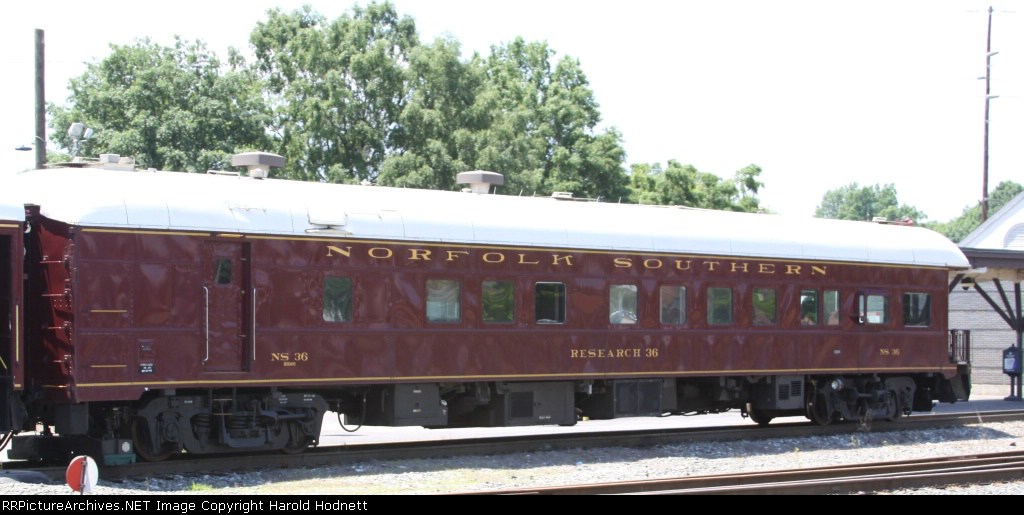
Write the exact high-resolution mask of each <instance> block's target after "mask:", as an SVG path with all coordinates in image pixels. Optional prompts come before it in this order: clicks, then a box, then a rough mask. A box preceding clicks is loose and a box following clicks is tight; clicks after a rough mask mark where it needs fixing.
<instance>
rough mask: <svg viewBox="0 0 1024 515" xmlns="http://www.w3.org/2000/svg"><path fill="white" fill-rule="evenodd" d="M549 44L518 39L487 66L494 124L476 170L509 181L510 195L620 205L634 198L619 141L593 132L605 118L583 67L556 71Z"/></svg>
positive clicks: (482, 138) (485, 101)
mask: <svg viewBox="0 0 1024 515" xmlns="http://www.w3.org/2000/svg"><path fill="white" fill-rule="evenodd" d="M554 58H555V52H554V51H553V50H551V49H550V48H549V47H548V46H547V44H546V43H527V42H525V41H524V40H523V39H522V38H516V39H515V40H514V41H512V42H511V43H508V44H505V45H499V46H494V47H492V48H491V54H490V56H489V57H488V58H487V59H486V61H485V62H484V63H483V65H484V66H485V68H486V73H487V87H486V89H485V91H483V92H482V93H481V94H482V95H483V98H482V101H481V105H491V106H493V109H492V111H491V114H490V117H491V123H490V124H489V126H488V127H487V129H485V130H484V131H482V133H481V134H480V135H479V139H478V142H479V146H478V153H477V159H476V165H477V167H479V168H482V169H488V170H494V171H497V172H501V173H503V174H505V175H506V183H507V186H506V190H508V191H510V192H514V193H517V192H520V191H522V192H526V193H528V194H529V193H537V194H541V195H548V194H550V193H552V192H554V191H567V192H571V193H573V194H574V195H576V196H577V197H589V198H594V197H604V198H607V199H621V198H625V197H626V196H628V194H629V189H628V181H629V179H628V177H627V176H626V173H625V169H624V162H625V150H624V149H623V148H622V137H621V135H620V134H619V133H618V132H617V131H615V130H614V129H611V130H607V131H604V132H598V131H597V130H596V127H597V124H598V123H599V122H600V112H599V109H598V105H597V102H596V100H595V99H594V95H593V92H592V91H591V90H590V86H589V82H588V81H587V78H586V76H585V75H584V73H583V71H582V70H581V69H580V66H579V62H578V61H577V60H575V59H572V58H569V57H563V58H562V59H560V60H559V61H558V62H557V63H556V64H555V65H554V67H552V62H553V60H554Z"/></svg>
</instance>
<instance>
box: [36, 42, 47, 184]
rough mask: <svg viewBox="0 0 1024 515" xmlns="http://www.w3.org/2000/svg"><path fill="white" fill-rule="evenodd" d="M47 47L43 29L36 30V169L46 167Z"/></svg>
mask: <svg viewBox="0 0 1024 515" xmlns="http://www.w3.org/2000/svg"><path fill="white" fill-rule="evenodd" d="M45 69H46V45H45V43H44V39H43V29H36V139H35V145H34V146H35V148H36V168H42V167H44V166H46V80H45V73H44V70H45Z"/></svg>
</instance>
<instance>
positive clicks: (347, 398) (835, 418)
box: [10, 374, 966, 464]
mask: <svg viewBox="0 0 1024 515" xmlns="http://www.w3.org/2000/svg"><path fill="white" fill-rule="evenodd" d="M962 379H963V378H961V377H960V376H955V377H954V378H953V380H952V381H950V380H947V379H945V378H943V377H942V376H941V375H934V374H916V375H907V376H880V375H862V376H801V375H790V376H737V377H706V378H643V379H628V378H627V379H609V380H587V381H549V382H474V383H422V384H389V385H370V386H362V387H345V388H341V389H326V390H317V391H282V390H277V389H215V390H191V391H174V390H164V391H161V392H152V393H151V394H149V395H147V396H146V397H145V398H143V399H141V400H140V401H139V402H137V403H131V404H125V403H121V404H112V403H94V404H78V405H64V406H57V407H55V408H54V409H53V410H52V411H51V412H49V413H47V415H46V417H45V418H46V420H39V421H38V422H39V423H40V424H41V425H43V427H46V428H47V429H48V428H49V427H50V425H53V426H55V429H56V435H54V434H51V433H50V432H49V431H44V434H42V435H33V436H18V437H15V438H14V442H13V446H12V449H11V451H10V457H11V458H12V459H28V460H55V461H66V460H67V459H70V457H72V456H73V455H75V454H83V453H86V454H90V455H93V456H102V459H103V462H104V463H108V464H111V463H120V462H130V461H134V460H135V459H136V457H137V458H138V459H142V460H146V461H159V460H163V459H166V458H168V457H170V456H173V455H175V454H182V453H184V454H190V455H201V454H217V453H230V452H243V451H245V452H252V451H283V452H288V453H295V452H301V451H302V450H304V449H305V448H307V447H309V446H315V445H317V444H318V443H319V441H320V429H321V425H322V419H323V416H324V414H325V413H326V412H327V411H328V410H331V411H335V412H337V413H339V421H340V419H341V416H342V415H343V416H344V422H342V424H343V427H345V428H346V430H354V429H349V428H348V427H346V426H350V425H354V426H362V425H373V426H423V427H429V428H445V427H503V426H527V425H556V424H557V425H573V424H576V422H577V421H578V420H584V419H594V420H597V419H612V418H623V417H641V416H666V415H691V414H706V413H720V412H724V411H729V410H731V409H738V410H740V411H741V413H742V414H743V416H746V417H750V418H751V419H752V420H753V421H754V422H756V423H758V424H760V425H767V424H768V423H769V422H770V421H771V420H772V419H774V418H777V417H790V416H805V417H807V418H808V419H810V420H811V421H813V422H815V423H817V424H820V425H827V424H831V423H833V422H839V421H851V422H860V423H866V422H869V421H870V420H872V419H885V420H894V419H896V418H899V417H901V416H904V415H909V414H910V413H911V412H912V411H931V409H932V403H933V401H934V400H942V401H946V402H955V401H956V400H958V399H962V398H966V392H957V388H956V387H955V384H957V383H958V381H962ZM961 384H963V383H961ZM57 435H59V436H57Z"/></svg>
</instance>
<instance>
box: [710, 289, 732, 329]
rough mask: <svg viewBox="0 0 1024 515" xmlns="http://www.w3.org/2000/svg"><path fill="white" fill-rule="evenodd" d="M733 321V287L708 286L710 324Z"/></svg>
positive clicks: (722, 323)
mask: <svg viewBox="0 0 1024 515" xmlns="http://www.w3.org/2000/svg"><path fill="white" fill-rule="evenodd" d="M731 323H732V289H731V288H708V324H711V325H724V324H731Z"/></svg>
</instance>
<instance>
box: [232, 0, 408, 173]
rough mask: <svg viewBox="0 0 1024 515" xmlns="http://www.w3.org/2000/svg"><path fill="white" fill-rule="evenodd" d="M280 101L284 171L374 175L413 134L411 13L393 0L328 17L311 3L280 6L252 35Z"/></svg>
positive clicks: (277, 116)
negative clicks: (405, 119)
mask: <svg viewBox="0 0 1024 515" xmlns="http://www.w3.org/2000/svg"><path fill="white" fill-rule="evenodd" d="M250 42H251V43H252V45H253V47H254V48H255V51H256V64H257V69H258V70H259V73H260V74H261V75H262V77H263V78H264V79H265V80H266V81H267V84H268V88H269V89H268V94H269V96H270V98H271V102H272V106H273V109H274V120H273V132H274V133H275V134H277V136H278V137H279V142H280V152H281V153H282V154H283V155H284V156H285V157H286V158H287V159H288V164H287V165H286V170H285V175H287V176H290V177H293V178H297V179H303V180H320V181H329V182H358V181H360V180H366V179H369V180H374V179H376V178H377V175H378V174H379V173H380V171H381V166H382V164H383V163H384V160H385V158H386V157H387V156H388V155H389V153H391V152H392V151H393V150H394V149H396V148H401V145H402V144H403V143H404V142H403V137H404V136H405V135H406V133H404V132H403V131H401V130H399V125H400V115H401V113H402V111H403V109H404V107H405V105H406V103H407V102H408V100H409V85H408V83H407V77H408V75H407V73H406V68H407V66H408V63H409V60H410V53H411V51H412V50H413V49H414V48H415V47H416V46H417V45H418V44H419V38H418V36H417V34H416V25H415V22H414V21H413V19H412V18H409V17H400V16H399V15H398V13H397V12H396V11H395V8H394V6H393V5H391V4H390V3H384V4H377V3H371V4H370V5H369V6H367V7H365V8H363V7H359V6H355V7H353V8H352V10H351V13H346V14H344V15H342V16H341V17H340V18H338V19H336V20H334V21H332V22H327V21H326V19H325V18H324V17H323V16H322V15H320V14H318V13H316V12H314V11H313V10H312V8H311V7H309V6H306V7H304V8H302V9H301V10H298V11H294V12H291V13H287V14H286V13H283V12H281V11H280V10H272V11H270V12H269V13H268V19H267V20H266V21H261V22H259V23H258V24H257V26H256V28H255V29H254V30H253V32H252V35H251V37H250Z"/></svg>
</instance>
